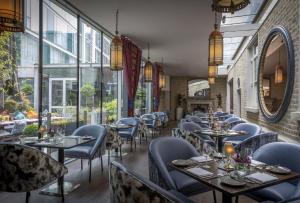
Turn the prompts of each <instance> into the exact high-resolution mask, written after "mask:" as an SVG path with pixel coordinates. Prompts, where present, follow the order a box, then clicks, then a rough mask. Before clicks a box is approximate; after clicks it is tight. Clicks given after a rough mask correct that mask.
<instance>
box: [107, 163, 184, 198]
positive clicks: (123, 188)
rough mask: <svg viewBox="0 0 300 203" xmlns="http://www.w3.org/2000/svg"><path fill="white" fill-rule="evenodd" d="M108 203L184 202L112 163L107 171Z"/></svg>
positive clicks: (119, 165)
mask: <svg viewBox="0 0 300 203" xmlns="http://www.w3.org/2000/svg"><path fill="white" fill-rule="evenodd" d="M109 172H110V173H109V191H110V202H112V203H123V202H132V203H134V202H136V203H139V202H149V203H150V202H162V203H163V202H165V203H167V202H176V203H183V202H184V201H183V200H181V199H179V198H178V197H176V196H175V195H173V194H172V193H170V192H168V191H166V190H165V189H163V188H161V187H159V186H158V185H156V184H154V183H152V182H151V181H150V180H147V179H146V178H144V177H142V176H140V175H138V174H136V173H134V172H133V171H131V170H129V169H127V168H125V167H124V166H123V165H122V164H121V163H118V162H116V161H113V162H112V163H111V164H110V171H109Z"/></svg>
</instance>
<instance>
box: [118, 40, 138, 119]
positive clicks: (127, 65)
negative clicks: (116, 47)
mask: <svg viewBox="0 0 300 203" xmlns="http://www.w3.org/2000/svg"><path fill="white" fill-rule="evenodd" d="M121 40H122V42H123V59H124V78H125V84H126V87H127V93H128V116H133V115H134V98H135V94H136V90H137V86H138V83H139V76H140V69H141V60H142V50H141V49H140V48H139V47H138V46H136V45H135V44H134V43H133V42H132V41H131V40H129V39H128V38H127V37H125V36H121Z"/></svg>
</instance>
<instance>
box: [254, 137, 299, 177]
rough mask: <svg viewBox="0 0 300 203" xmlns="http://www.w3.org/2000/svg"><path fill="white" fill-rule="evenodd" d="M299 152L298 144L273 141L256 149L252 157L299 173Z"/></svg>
mask: <svg viewBox="0 0 300 203" xmlns="http://www.w3.org/2000/svg"><path fill="white" fill-rule="evenodd" d="M299 154H300V145H299V144H292V143H285V142H273V143H269V144H266V145H264V146H262V147H260V148H259V149H258V150H256V152H255V153H254V154H253V158H254V159H255V160H258V161H261V162H264V163H267V164H270V165H281V166H284V167H287V168H289V169H291V170H292V171H295V172H298V173H300V159H299Z"/></svg>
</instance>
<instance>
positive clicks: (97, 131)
mask: <svg viewBox="0 0 300 203" xmlns="http://www.w3.org/2000/svg"><path fill="white" fill-rule="evenodd" d="M72 135H75V136H93V137H94V138H95V139H96V140H95V141H94V142H89V143H87V144H84V145H88V146H93V148H92V150H91V153H90V156H91V157H93V156H94V155H95V153H96V152H97V150H98V149H99V147H100V146H101V144H102V143H103V142H104V140H105V136H106V129H105V128H104V127H103V126H101V125H83V126H81V127H79V128H77V129H76V130H75V131H74V132H73V134H72Z"/></svg>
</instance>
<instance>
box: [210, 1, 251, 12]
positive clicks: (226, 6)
mask: <svg viewBox="0 0 300 203" xmlns="http://www.w3.org/2000/svg"><path fill="white" fill-rule="evenodd" d="M248 4H250V0H213V4H212V8H213V10H214V11H216V12H219V13H232V14H233V13H234V12H235V11H238V10H241V9H243V8H245V7H246V6H247V5H248Z"/></svg>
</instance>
